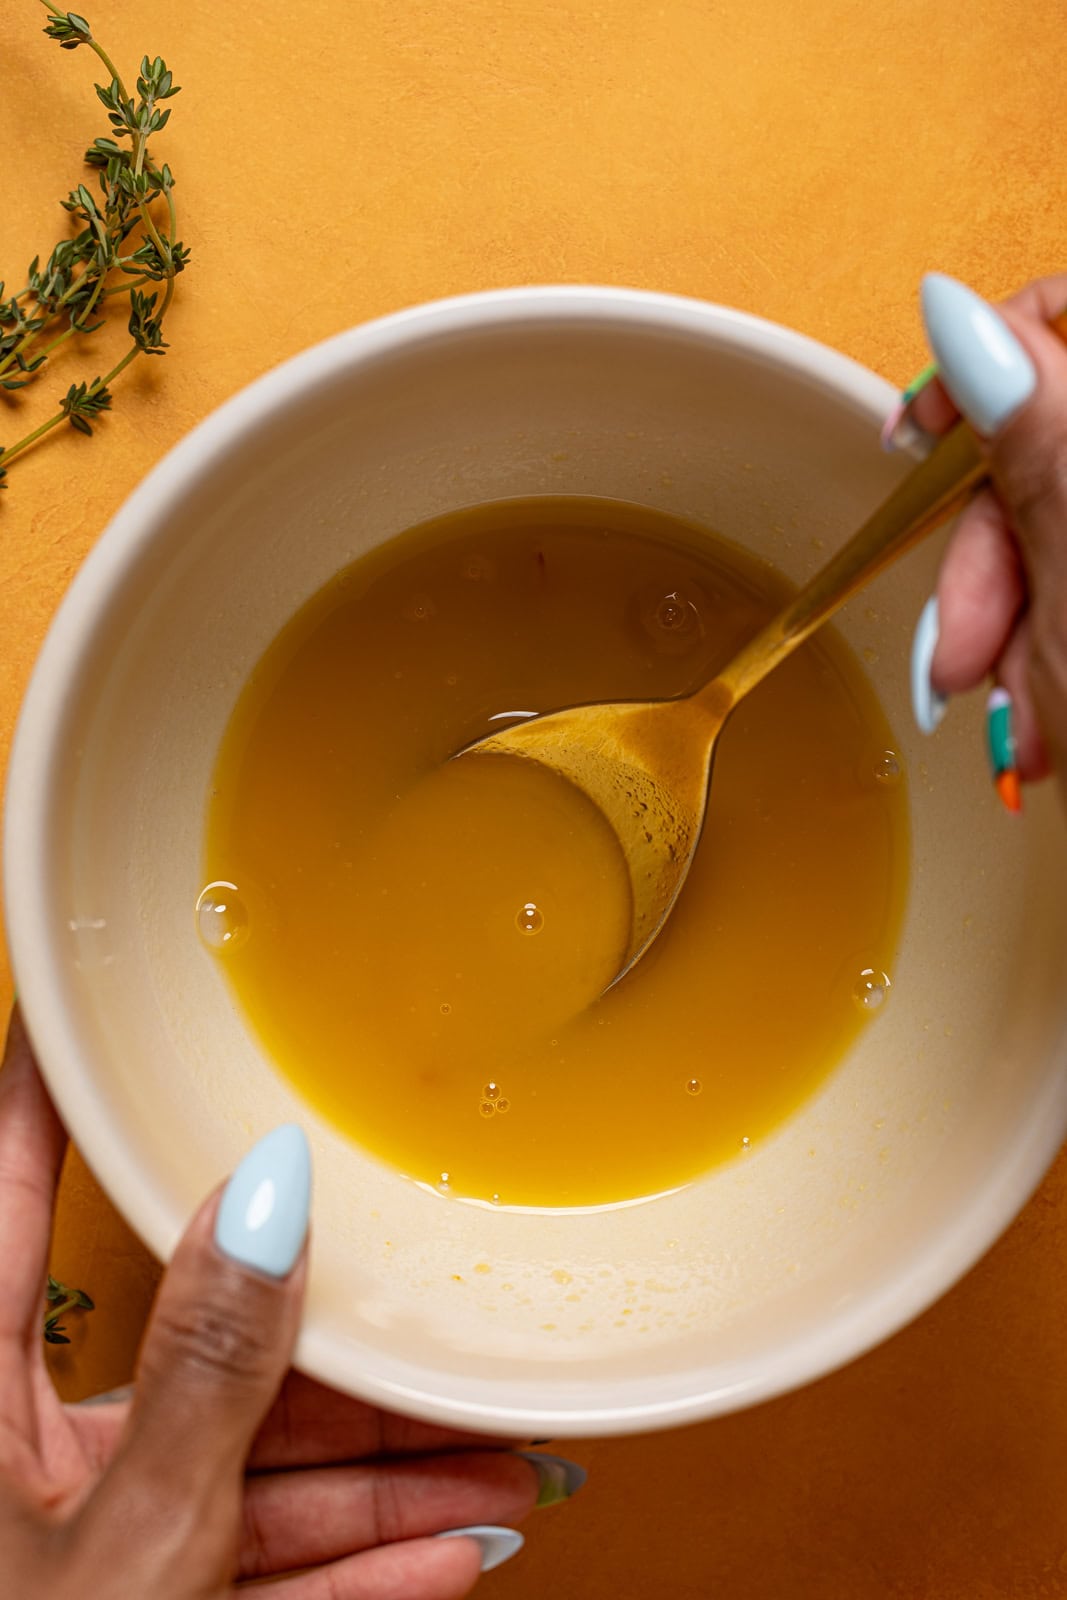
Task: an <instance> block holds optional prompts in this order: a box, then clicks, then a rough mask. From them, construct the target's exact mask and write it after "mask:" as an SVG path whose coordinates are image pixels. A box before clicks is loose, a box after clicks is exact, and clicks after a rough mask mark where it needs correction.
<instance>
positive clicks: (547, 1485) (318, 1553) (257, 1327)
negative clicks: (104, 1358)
mask: <svg viewBox="0 0 1067 1600" xmlns="http://www.w3.org/2000/svg"><path fill="white" fill-rule="evenodd" d="M65 1144H66V1136H65V1134H64V1132H63V1129H62V1127H61V1125H60V1123H59V1120H58V1118H57V1116H56V1114H55V1111H54V1110H53V1108H52V1106H51V1104H50V1102H49V1100H48V1096H47V1094H46V1092H45V1089H44V1086H43V1084H42V1082H41V1079H40V1077H39V1076H38V1073H37V1070H36V1067H35V1065H34V1062H33V1059H32V1056H31V1053H30V1048H29V1044H28V1041H27V1039H26V1035H25V1033H24V1031H23V1029H22V1026H21V1024H20V1022H19V1020H18V1018H17V1016H16V1017H15V1018H14V1019H13V1020H12V1025H11V1031H10V1033H9V1035H8V1042H7V1048H6V1052H5V1057H4V1067H3V1071H2V1073H0V1261H2V1262H3V1266H4V1289H3V1296H2V1298H0V1595H4V1596H11V1597H12V1600H16V1597H17V1600H45V1597H46V1596H47V1597H49V1600H50V1597H51V1596H53V1595H57V1594H71V1595H91V1596H92V1600H131V1596H134V1595H143V1596H145V1597H149V1596H150V1597H151V1600H221V1597H228V1596H230V1595H232V1594H233V1593H234V1592H235V1590H236V1591H237V1592H240V1590H241V1587H242V1582H243V1580H251V1579H256V1580H260V1582H259V1583H258V1584H257V1585H256V1587H255V1589H254V1591H253V1592H254V1593H255V1594H256V1595H257V1596H263V1597H264V1600H357V1597H358V1600H452V1597H453V1596H459V1595H464V1594H466V1593H467V1592H468V1590H469V1589H470V1588H471V1587H472V1585H473V1584H474V1583H475V1582H476V1580H477V1578H478V1575H479V1571H480V1570H483V1569H486V1568H488V1566H490V1565H496V1564H499V1561H500V1560H504V1559H506V1556H507V1555H508V1554H512V1553H514V1550H515V1549H516V1548H518V1546H519V1545H520V1544H521V1542H522V1541H521V1538H520V1536H519V1535H518V1534H515V1533H511V1532H510V1530H508V1529H507V1528H499V1527H488V1528H484V1529H479V1528H477V1527H476V1528H475V1529H474V1530H473V1534H472V1535H468V1536H466V1537H463V1536H458V1537H454V1538H444V1539H441V1538H433V1537H431V1536H432V1535H435V1534H439V1533H441V1532H442V1531H444V1530H455V1529H468V1528H471V1525H478V1524H491V1525H495V1524H500V1523H510V1522H514V1521H516V1520H518V1519H519V1518H521V1517H523V1516H525V1515H526V1513H527V1512H529V1511H530V1510H531V1509H532V1508H533V1506H534V1505H535V1503H539V1504H542V1505H544V1504H548V1503H550V1502H551V1501H552V1500H558V1499H564V1498H566V1496H567V1494H568V1493H571V1492H573V1491H574V1489H575V1488H577V1487H578V1486H579V1485H580V1482H581V1480H582V1478H583V1476H584V1474H582V1472H581V1469H580V1468H576V1467H571V1466H570V1464H569V1463H565V1462H560V1461H558V1460H557V1459H556V1458H554V1457H534V1458H532V1459H531V1458H528V1457H524V1456H522V1455H520V1454H517V1453H515V1452H513V1451H511V1450H508V1449H504V1448H501V1447H500V1445H499V1442H497V1443H496V1444H495V1445H494V1442H493V1441H492V1440H489V1439H478V1438H473V1437H471V1436H469V1435H461V1434H454V1433H448V1432H446V1431H444V1430H442V1429H439V1428H431V1427H426V1426H423V1425H421V1424H419V1423H415V1422H411V1421H406V1420H404V1419H402V1418H398V1417H392V1416H388V1415H386V1414H384V1413H382V1412H378V1411H375V1410H373V1409H371V1408H370V1407H368V1406H365V1405H361V1404H360V1403H359V1402H357V1401H354V1400H350V1399H346V1398H344V1397H342V1396H341V1395H337V1394H333V1393H331V1392H329V1391H327V1390H325V1389H323V1388H321V1387H320V1386H319V1385H317V1384H314V1383H312V1382H310V1381H309V1380H307V1379H305V1378H302V1377H299V1376H298V1375H296V1374H291V1373H290V1374H289V1375H288V1376H287V1375H286V1374H287V1372H288V1368H289V1360H290V1356H291V1352H292V1348H293V1344H294V1341H295V1338H296V1333H297V1324H298V1320H299V1316H300V1306H301V1300H302V1296H303V1291H304V1278H305V1242H304V1236H305V1233H306V1228H307V1198H308V1188H309V1184H308V1177H309V1173H308V1164H307V1159H306V1146H305V1145H304V1143H303V1138H302V1135H300V1134H299V1133H298V1131H297V1130H295V1129H294V1130H281V1131H280V1133H276V1134H272V1135H268V1138H267V1139H266V1140H264V1141H261V1143H260V1144H259V1145H257V1146H256V1147H255V1149H254V1150H253V1151H252V1152H251V1154H250V1156H249V1157H248V1158H246V1161H245V1162H244V1163H242V1165H241V1167H239V1168H238V1170H237V1173H236V1174H235V1175H234V1178H233V1179H231V1181H230V1184H229V1185H228V1186H227V1188H226V1190H225V1191H224V1193H223V1195H222V1196H221V1197H220V1196H219V1195H218V1194H216V1195H215V1196H213V1197H212V1198H211V1199H210V1200H208V1201H207V1203H206V1204H205V1205H204V1207H203V1208H202V1210H201V1211H200V1212H199V1214H198V1215H197V1217H196V1218H195V1220H194V1221H193V1223H192V1225H191V1227H190V1228H189V1231H188V1232H187V1234H186V1235H185V1238H184V1239H183V1240H182V1242H181V1244H180V1245H179V1247H178V1250H177V1253H176V1254H175V1257H174V1260H173V1261H172V1263H171V1265H170V1268H169V1270H168V1271H167V1273H166V1276H165V1277H164V1280H163V1283H162V1286H161V1288H160V1292H159V1296H158V1299H157V1301H156V1304H155V1307H154V1310H153V1313H152V1318H151V1321H150V1324H149V1327H148V1331H147V1334H146V1336H145V1341H144V1345H143V1348H142V1351H141V1358H140V1366H139V1372H138V1377H137V1382H136V1385H135V1388H134V1390H133V1392H132V1397H131V1398H128V1399H127V1398H121V1397H120V1398H117V1399H114V1400H110V1401H107V1402H106V1403H102V1404H97V1403H93V1402H90V1403H88V1404H83V1405H80V1406H63V1405H61V1404H60V1402H59V1400H58V1398H57V1396H56V1393H55V1391H54V1389H53V1387H52V1383H51V1381H50V1379H49V1377H48V1373H47V1371H46V1369H45V1364H44V1358H43V1339H42V1327H41V1323H42V1308H43V1286H44V1280H45V1270H46V1262H47V1251H48V1243H49V1235H50V1232H51V1226H52V1207H53V1201H54V1197H55V1189H56V1183H57V1179H58V1174H59V1168H60V1163H61V1161H62V1157H63V1151H64V1148H65ZM282 1574H290V1575H289V1576H282ZM263 1580H266V1581H265V1582H264V1581H263Z"/></svg>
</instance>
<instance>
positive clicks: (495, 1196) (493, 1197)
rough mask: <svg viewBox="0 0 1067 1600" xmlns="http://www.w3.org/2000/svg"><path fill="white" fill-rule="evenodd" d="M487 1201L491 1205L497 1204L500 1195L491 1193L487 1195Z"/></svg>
mask: <svg viewBox="0 0 1067 1600" xmlns="http://www.w3.org/2000/svg"><path fill="white" fill-rule="evenodd" d="M489 1201H490V1204H491V1205H494V1206H498V1205H499V1204H500V1196H499V1195H498V1194H491V1195H490V1196H489Z"/></svg>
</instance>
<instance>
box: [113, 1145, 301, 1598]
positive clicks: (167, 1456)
mask: <svg viewBox="0 0 1067 1600" xmlns="http://www.w3.org/2000/svg"><path fill="white" fill-rule="evenodd" d="M309 1200H310V1156H309V1153H308V1148H307V1141H306V1139H305V1138H304V1136H303V1134H302V1133H301V1132H300V1130H299V1129H298V1128H295V1127H285V1128H278V1129H275V1130H274V1132H273V1133H271V1134H268V1135H267V1137H266V1138H265V1139H262V1140H260V1142H259V1144H257V1145H256V1146H255V1147H254V1148H253V1149H252V1150H251V1151H250V1152H249V1154H248V1155H247V1156H246V1157H245V1160H244V1161H243V1162H242V1163H241V1165H240V1166H239V1167H238V1169H237V1171H236V1172H235V1173H234V1175H233V1177H232V1178H231V1179H230V1182H229V1183H228V1184H227V1186H226V1189H225V1191H224V1192H223V1194H222V1196H221V1197H218V1196H216V1197H213V1198H212V1199H211V1200H210V1201H208V1203H207V1204H206V1205H205V1206H204V1207H202V1209H201V1210H200V1212H199V1213H198V1215H197V1216H196V1218H195V1219H194V1221H193V1223H192V1225H191V1227H190V1228H189V1230H188V1232H187V1233H186V1235H185V1237H184V1238H183V1240H182V1241H181V1244H180V1245H179V1246H178V1249H177V1251H176V1253H175V1256H174V1259H173V1261H172V1263H171V1265H170V1268H169V1269H168V1271H167V1273H166V1274H165V1276H164V1279H163V1283H162V1285H161V1287H160V1291H159V1295H158V1297H157V1299H156V1304H155V1306H154V1308H153V1311H152V1316H151V1319H150V1321H149V1325H148V1331H147V1333H146V1336H145V1342H144V1345H143V1348H142V1352H141V1358H140V1363H139V1369H138V1380H137V1384H136V1388H135V1391H134V1398H133V1402H132V1406H131V1409H130V1415H129V1419H128V1425H127V1430H126V1433H125V1435H124V1437H123V1439H122V1441H121V1443H120V1445H119V1447H118V1450H117V1452H116V1454H115V1457H114V1459H113V1461H112V1463H111V1467H110V1468H109V1470H108V1472H107V1474H106V1475H105V1477H104V1479H103V1481H102V1483H101V1485H100V1487H99V1489H98V1491H97V1493H96V1495H95V1496H94V1497H93V1500H92V1502H91V1503H90V1508H89V1512H88V1519H89V1523H90V1533H96V1534H98V1536H99V1538H100V1539H101V1540H103V1541H104V1542H106V1540H107V1538H108V1536H109V1533H108V1530H113V1529H114V1527H115V1526H123V1525H125V1524H126V1523H133V1524H135V1525H136V1526H137V1527H138V1529H139V1537H138V1541H137V1546H138V1551H139V1552H140V1553H141V1555H142V1556H143V1557H144V1559H145V1561H146V1562H149V1561H151V1562H154V1563H155V1567H156V1568H158V1570H159V1571H160V1572H167V1571H170V1570H171V1564H172V1563H178V1562H180V1563H181V1569H182V1571H183V1573H184V1574H185V1581H186V1582H187V1585H188V1587H187V1589H182V1590H181V1592H182V1593H183V1594H184V1593H186V1592H196V1593H199V1592H200V1591H199V1589H198V1588H197V1583H198V1582H199V1583H200V1584H201V1585H203V1587H204V1589H205V1592H214V1588H213V1587H212V1586H213V1585H218V1584H219V1583H220V1582H222V1581H225V1579H226V1578H228V1576H229V1571H230V1567H231V1566H232V1562H233V1560H234V1558H235V1555H236V1548H237V1542H238V1535H239V1527H240V1507H241V1497H242V1490H243V1476H244V1465H245V1460H246V1458H247V1455H248V1452H249V1449H250V1447H251V1444H252V1440H253V1438H254V1437H255V1434H256V1431H257V1429H258V1428H259V1426H260V1424H261V1422H262V1420H263V1418H264V1416H265V1415H266V1413H267V1410H268V1409H269V1407H270V1404H271V1402H272V1400H273V1399H274V1396H275V1395H276V1393H277V1391H278V1388H279V1385H280V1384H281V1381H282V1378H283V1377H284V1375H285V1372H286V1370H287V1368H288V1366H289V1362H290V1358H291V1355H292V1349H293V1345H294V1343H295V1340H296V1334H297V1328H298V1324H299V1317H300V1308H301V1303H302V1299H303V1292H304V1280H305V1275H306V1262H305V1256H304V1250H303V1245H304V1238H305V1235H306V1231H307V1220H308V1208H309ZM87 1537H88V1536H87ZM90 1542H91V1540H90ZM194 1569H195V1570H194ZM140 1577H141V1579H142V1581H143V1582H145V1581H147V1582H151V1581H155V1578H156V1572H155V1570H154V1569H153V1571H152V1572H151V1573H145V1574H140ZM130 1591H131V1593H134V1592H139V1591H138V1590H137V1587H136V1584H134V1583H133V1582H131V1585H130ZM146 1592H147V1591H146ZM152 1592H155V1591H152Z"/></svg>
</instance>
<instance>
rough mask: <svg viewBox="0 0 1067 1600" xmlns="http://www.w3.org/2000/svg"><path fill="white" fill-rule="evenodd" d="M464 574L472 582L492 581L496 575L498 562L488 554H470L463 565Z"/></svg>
mask: <svg viewBox="0 0 1067 1600" xmlns="http://www.w3.org/2000/svg"><path fill="white" fill-rule="evenodd" d="M463 576H464V577H465V578H466V579H467V580H468V581H469V582H470V583H490V582H491V581H492V580H493V578H495V577H496V562H495V561H490V560H489V559H488V558H487V557H486V556H468V557H467V560H466V562H465V563H464V566H463Z"/></svg>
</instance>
